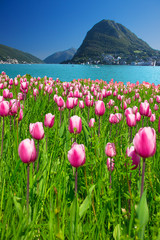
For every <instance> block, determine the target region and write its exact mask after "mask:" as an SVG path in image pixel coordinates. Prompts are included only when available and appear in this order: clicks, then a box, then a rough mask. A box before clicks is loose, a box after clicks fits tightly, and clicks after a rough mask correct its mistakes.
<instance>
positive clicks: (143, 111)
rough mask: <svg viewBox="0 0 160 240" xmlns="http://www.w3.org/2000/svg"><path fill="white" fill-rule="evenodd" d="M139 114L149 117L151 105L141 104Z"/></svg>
mask: <svg viewBox="0 0 160 240" xmlns="http://www.w3.org/2000/svg"><path fill="white" fill-rule="evenodd" d="M139 112H140V114H141V115H143V116H148V114H149V103H148V102H146V101H145V102H144V103H143V102H141V104H140V109H139Z"/></svg>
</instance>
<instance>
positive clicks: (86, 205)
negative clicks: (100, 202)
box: [79, 185, 95, 218]
mask: <svg viewBox="0 0 160 240" xmlns="http://www.w3.org/2000/svg"><path fill="white" fill-rule="evenodd" d="M94 188H95V185H92V186H91V187H90V189H89V194H88V195H87V197H86V198H85V200H84V201H83V203H82V204H81V206H80V208H79V217H80V218H82V216H83V215H84V213H85V212H86V211H87V210H88V209H89V208H90V206H91V200H92V191H93V189H94Z"/></svg>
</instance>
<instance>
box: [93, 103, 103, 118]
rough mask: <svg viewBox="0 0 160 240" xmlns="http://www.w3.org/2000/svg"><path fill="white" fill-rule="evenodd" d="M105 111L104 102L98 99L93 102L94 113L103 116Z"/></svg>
mask: <svg viewBox="0 0 160 240" xmlns="http://www.w3.org/2000/svg"><path fill="white" fill-rule="evenodd" d="M104 113H105V104H104V102H103V101H101V100H98V101H97V102H95V114H96V115H98V116H103V114H104Z"/></svg>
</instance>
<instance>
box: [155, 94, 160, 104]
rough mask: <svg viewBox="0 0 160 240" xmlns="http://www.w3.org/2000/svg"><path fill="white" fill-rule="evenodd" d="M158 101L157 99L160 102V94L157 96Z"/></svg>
mask: <svg viewBox="0 0 160 240" xmlns="http://www.w3.org/2000/svg"><path fill="white" fill-rule="evenodd" d="M156 101H157V103H160V96H159V95H157V96H156Z"/></svg>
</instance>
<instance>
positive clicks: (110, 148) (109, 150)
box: [105, 142, 116, 158]
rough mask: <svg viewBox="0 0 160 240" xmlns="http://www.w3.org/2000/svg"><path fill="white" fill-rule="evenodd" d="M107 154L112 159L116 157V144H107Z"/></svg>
mask: <svg viewBox="0 0 160 240" xmlns="http://www.w3.org/2000/svg"><path fill="white" fill-rule="evenodd" d="M105 154H106V155H107V156H108V157H111V158H112V157H114V156H116V149H115V145H114V143H110V142H109V143H107V145H106V147H105Z"/></svg>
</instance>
